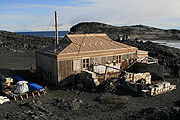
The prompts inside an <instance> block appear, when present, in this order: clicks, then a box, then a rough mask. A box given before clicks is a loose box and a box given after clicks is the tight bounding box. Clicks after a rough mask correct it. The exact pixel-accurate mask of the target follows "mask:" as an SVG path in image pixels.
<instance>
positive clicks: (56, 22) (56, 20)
mask: <svg viewBox="0 0 180 120" xmlns="http://www.w3.org/2000/svg"><path fill="white" fill-rule="evenodd" d="M55 29H56V38H55V40H56V41H55V45H56V47H57V45H58V44H59V40H58V38H59V36H58V16H57V13H56V11H55Z"/></svg>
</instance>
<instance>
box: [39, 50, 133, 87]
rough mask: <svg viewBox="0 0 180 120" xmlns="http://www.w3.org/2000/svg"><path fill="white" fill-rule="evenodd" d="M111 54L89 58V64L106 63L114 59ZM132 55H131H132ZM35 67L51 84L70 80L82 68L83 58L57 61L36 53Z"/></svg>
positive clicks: (64, 82)
mask: <svg viewBox="0 0 180 120" xmlns="http://www.w3.org/2000/svg"><path fill="white" fill-rule="evenodd" d="M113 56H114V55H112V56H102V57H95V58H89V60H90V64H92V63H95V62H96V63H101V64H107V61H110V62H112V61H113V60H114V57H113ZM132 57H133V56H132ZM36 59H37V61H36V62H37V69H38V70H39V71H40V72H41V73H42V76H43V77H44V79H45V80H47V81H49V82H50V83H53V84H58V83H60V84H62V85H65V84H66V83H68V82H70V81H72V80H73V79H74V78H75V75H76V74H77V73H80V72H81V71H82V70H83V67H82V61H83V59H84V58H72V59H66V60H59V61H57V60H56V59H55V58H52V57H49V56H45V55H41V54H37V55H36Z"/></svg>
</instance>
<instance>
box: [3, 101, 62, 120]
mask: <svg viewBox="0 0 180 120" xmlns="http://www.w3.org/2000/svg"><path fill="white" fill-rule="evenodd" d="M19 106H20V107H22V109H25V110H22V111H14V112H13V113H9V112H6V113H5V119H7V120H15V119H16V120H31V119H33V120H59V118H58V117H57V116H55V115H54V114H53V113H51V112H49V111H48V110H47V109H45V108H44V106H43V105H42V103H41V102H40V101H34V100H32V101H27V102H24V103H20V104H19ZM27 108H28V109H27Z"/></svg>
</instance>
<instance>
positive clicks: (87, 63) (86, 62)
mask: <svg viewBox="0 0 180 120" xmlns="http://www.w3.org/2000/svg"><path fill="white" fill-rule="evenodd" d="M89 65H90V60H89V58H87V59H83V68H88V67H89Z"/></svg>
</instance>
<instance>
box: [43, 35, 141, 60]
mask: <svg viewBox="0 0 180 120" xmlns="http://www.w3.org/2000/svg"><path fill="white" fill-rule="evenodd" d="M137 50H138V49H137V48H136V47H132V46H129V45H126V44H123V43H119V42H116V41H113V40H112V39H111V38H109V37H108V36H107V35H106V34H67V35H66V36H65V37H64V39H63V40H61V41H59V45H58V47H57V51H56V54H55V55H56V56H57V59H67V58H72V57H77V58H78V57H96V56H102V55H105V56H107V55H112V54H122V53H129V52H133V53H134V52H136V51H137ZM40 52H42V53H49V54H53V47H49V49H47V48H45V49H43V50H41V51H40Z"/></svg>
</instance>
